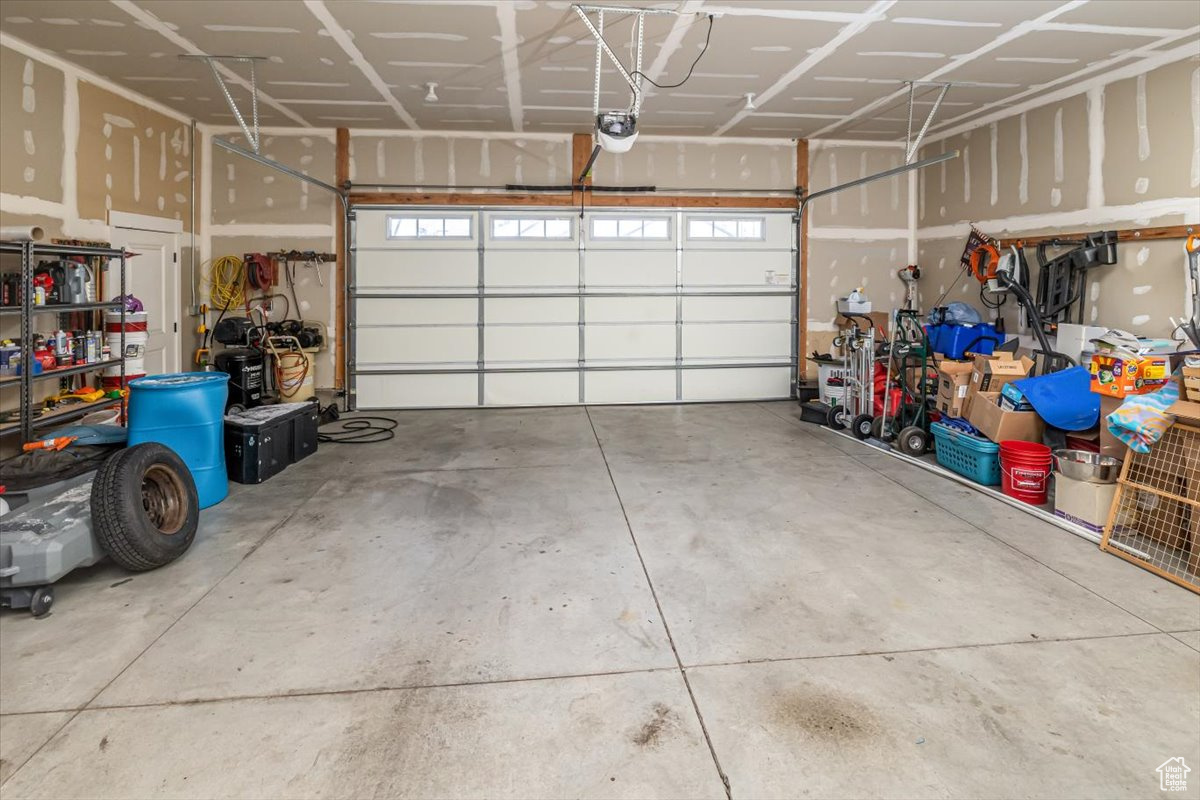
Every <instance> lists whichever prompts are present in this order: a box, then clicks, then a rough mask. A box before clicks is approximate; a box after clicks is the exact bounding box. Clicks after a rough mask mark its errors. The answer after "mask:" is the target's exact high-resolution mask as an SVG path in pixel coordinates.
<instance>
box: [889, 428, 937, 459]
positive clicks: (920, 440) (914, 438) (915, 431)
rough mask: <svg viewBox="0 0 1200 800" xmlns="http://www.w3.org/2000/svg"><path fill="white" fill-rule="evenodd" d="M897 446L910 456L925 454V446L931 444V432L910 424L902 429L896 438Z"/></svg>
mask: <svg viewBox="0 0 1200 800" xmlns="http://www.w3.org/2000/svg"><path fill="white" fill-rule="evenodd" d="M896 446H897V447H898V448H899V449H900V452H901V453H904V454H905V455H908V456H920V455H924V453H925V448H926V447H928V446H929V434H927V433H926V432H925V431H924V430H923V429H922V428H920V427H918V426H916V425H909V426H908V427H907V428H905V429H904V430H902V431H900V435H899V436H898V437H897V438H896Z"/></svg>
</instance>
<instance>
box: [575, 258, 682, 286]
mask: <svg viewBox="0 0 1200 800" xmlns="http://www.w3.org/2000/svg"><path fill="white" fill-rule="evenodd" d="M583 264H584V271H583V278H584V284H585V285H587V286H590V287H607V288H625V289H629V288H634V287H637V288H644V287H666V288H669V289H674V288H675V251H674V250H668V251H665V252H663V251H649V252H647V251H639V252H629V251H620V252H612V251H596V250H589V251H587V253H586V254H585V255H584V262H583Z"/></svg>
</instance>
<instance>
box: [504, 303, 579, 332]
mask: <svg viewBox="0 0 1200 800" xmlns="http://www.w3.org/2000/svg"><path fill="white" fill-rule="evenodd" d="M483 315H484V321H485V323H486V324H487V325H501V324H506V323H539V322H541V323H570V324H571V325H578V324H579V300H578V299H576V298H574V297H540V298H528V297H520V298H507V297H505V298H488V299H487V300H486V301H485V302H484V305H483Z"/></svg>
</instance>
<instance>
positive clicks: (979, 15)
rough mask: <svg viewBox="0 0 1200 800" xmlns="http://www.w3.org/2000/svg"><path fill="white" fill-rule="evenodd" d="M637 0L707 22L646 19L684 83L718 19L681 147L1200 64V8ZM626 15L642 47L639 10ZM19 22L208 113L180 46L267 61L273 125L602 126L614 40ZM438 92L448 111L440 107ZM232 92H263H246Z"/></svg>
mask: <svg viewBox="0 0 1200 800" xmlns="http://www.w3.org/2000/svg"><path fill="white" fill-rule="evenodd" d="M614 4H615V3H614ZM620 4H621V5H625V6H629V5H641V6H655V7H665V8H674V9H678V10H682V11H686V12H700V15H696V14H692V13H688V14H686V15H683V16H678V17H676V16H647V17H646V37H645V38H646V51H645V52H646V55H645V60H646V68H645V72H646V73H647V74H648V75H650V76H651V77H653V78H654V79H656V80H658V81H659V82H660V83H673V82H676V81H679V80H681V79H682V78H683V76H684V75H685V74H686V73H687V69H688V66H689V65H690V64H691V62H692V61H693V60H694V59H695V58H696V56H697V55H698V54H699V53H700V47H701V46H702V44H703V42H704V35H705V31H706V29H707V27H708V22H707V18H706V17H705V16H704V14H705V13H709V12H711V13H714V14H717V15H718V16H717V17H716V19H715V21H714V23H713V28H712V41H711V45H710V47H709V49H708V52H707V53H705V55H704V57H703V58H702V59H701V61H700V62H699V65H698V66H697V67H696V70H695V73H694V74H693V76H692V78H691V79H690V80H688V81H687V83H685V84H684V85H683V86H682V87H680V88H678V89H664V90H653V93H651V94H648V95H647V98H646V100H645V103H644V105H643V109H642V119H641V123H642V129H643V130H644V131H646V132H650V133H667V134H674V135H680V136H687V135H697V136H701V135H714V134H717V135H740V136H755V137H772V136H786V137H816V138H820V137H836V138H864V139H886V138H896V137H900V138H902V137H903V136H904V131H905V128H906V125H907V104H906V100H905V94H904V89H903V86H902V84H901V82H902V81H904V80H937V81H949V82H962V83H964V84H968V85H962V86H955V87H954V88H952V89H951V90H950V92H949V94H948V95H947V97H946V103H945V105H944V106H943V108H942V109H941V111H939V113H938V117H937V122H936V123H935V126H934V130H936V129H937V128H938V127H945V126H949V125H951V124H958V123H961V122H965V121H969V120H970V119H971V118H972V117H975V116H979V115H982V114H983V113H986V112H988V111H991V110H995V109H997V108H1001V107H1003V106H1004V105H1007V104H1011V103H1014V102H1017V101H1020V100H1025V99H1027V98H1030V97H1035V96H1036V95H1037V94H1038V93H1041V92H1048V91H1051V90H1054V89H1058V88H1062V87H1064V86H1068V85H1070V84H1072V83H1074V82H1076V81H1078V80H1082V79H1084V78H1087V77H1091V76H1094V75H1098V74H1100V73H1102V72H1104V71H1107V70H1110V69H1114V68H1116V67H1121V66H1125V65H1127V64H1129V63H1130V62H1132V61H1136V60H1139V59H1145V58H1151V57H1154V56H1156V55H1157V54H1159V53H1161V52H1162V51H1164V50H1169V49H1173V48H1178V47H1180V46H1181V45H1188V46H1190V47H1193V48H1194V49H1195V50H1196V55H1197V57H1200V2H1195V0H1142V1H1141V2H1118V1H1115V0H1092V1H1091V2H1087V0H1072V1H1071V2H1063V0H1008V2H1003V3H1001V2H990V3H984V2H966V1H965V0H964V1H963V2H947V1H945V0H898V1H896V0H878V2H871V0H837V1H836V2H835V1H833V0H824V1H822V0H682V1H680V2H668V3H662V2H659V3H653V2H648V1H647V0H633V1H632V2H628V1H627V2H622V3H620ZM607 23H608V27H607V29H606V38H608V40H609V41H610V42H611V43H612V45H613V47H614V49H616V50H617V51H618V52H620V53H623V54H624V55H626V56H628V53H629V43H630V36H631V28H632V26H631V23H630V18H629V17H628V16H626V17H624V19H620V18H618V19H617V21H615V22H614V21H613V16H612V15H608V16H607ZM0 30H2V31H3V32H5V33H7V34H10V35H12V36H14V37H16V38H19V39H22V40H24V41H26V42H28V43H30V44H32V45H35V46H37V47H39V48H41V49H44V50H48V51H51V52H53V53H55V54H57V55H59V56H60V57H62V58H64V59H67V60H69V61H72V62H75V63H77V64H80V65H81V66H83V67H85V68H87V69H89V70H92V71H93V72H96V73H97V74H100V75H102V76H104V77H107V78H109V79H111V80H112V81H114V82H116V83H119V84H121V85H124V86H128V87H129V88H131V89H134V90H136V91H138V92H141V93H142V94H145V95H147V96H149V97H152V98H154V99H156V100H158V101H160V102H162V103H164V104H166V105H168V106H171V107H173V108H176V109H178V110H179V111H181V112H183V113H185V114H190V115H192V116H194V117H196V118H197V119H198V120H200V121H201V122H209V123H218V124H233V122H234V118H233V115H232V113H231V112H230V110H229V108H228V106H227V105H226V103H225V101H224V98H223V97H222V96H221V93H220V90H219V89H218V87H217V85H216V83H215V81H214V80H213V78H212V76H211V75H210V74H209V72H208V68H207V67H206V66H205V65H204V64H203V63H201V62H197V61H188V60H181V59H179V58H178V55H179V54H181V53H193V54H195V53H208V54H248V55H259V56H266V57H268V59H269V60H267V61H264V62H260V63H259V66H258V86H259V97H260V104H261V106H260V116H261V120H262V123H263V124H264V125H308V126H315V127H338V126H346V127H354V128H402V129H410V128H420V129H426V130H496V131H542V132H559V133H565V132H570V131H586V130H589V129H590V127H591V123H590V116H591V105H592V97H591V94H592V84H593V77H594V71H593V70H594V65H595V46H594V43H593V40H592V38H591V36H590V35H589V34H588V32H587V30H586V29H585V28H584V26H583V24H582V22H581V21H580V20H579V19H578V17H577V16H576V15H575V13H574V12H573V11H572V9H571V7H570V4H569V3H567V2H558V1H556V0H544V1H542V2H534V1H533V0H511V1H508V0H499V1H498V2H491V1H490V0H436V2H418V1H416V0H337V1H336V2H335V0H304V2H300V0H270V1H269V2H268V1H267V0H245V1H244V2H237V3H234V2H211V0H112V2H104V0H4V2H3V5H2V6H0ZM237 69H238V70H240V71H241V72H242V73H243V74H245V69H244V67H237ZM430 81H433V82H436V83H437V84H438V88H437V94H438V96H439V98H440V100H439V101H438V102H436V103H426V102H425V101H424V99H423V98H424V96H425V92H426V88H425V84H426V83H427V82H430ZM602 86H603V91H604V94H603V95H602V97H603V102H602V105H603V106H606V107H609V108H623V107H625V106H626V105H627V104H628V101H629V100H628V91H627V90H626V89H625V87H624V83H623V82H622V81H621V80H620V78H619V77H618V76H617V74H616V73H615V72H614V71H613V70H612V69H611V67H610V66H609V65H608V64H607V62H606V64H605V69H604V73H603V82H602ZM233 89H234V90H235V97H239V99H242V100H243V101H244V99H245V97H246V91H245V86H244V85H243V86H241V87H239V86H236V85H235V86H233ZM747 92H752V93H754V94H755V95H756V103H757V106H758V108H757V110H756V111H752V112H751V111H746V110H745V109H744V105H745V98H744V95H745V93H747ZM931 100H932V97H931V96H930V97H927V98H924V99H923V105H921V106H918V109H920V108H924V109H926V110H927V109H928V108H929V105H928V103H929V102H931ZM243 107H246V106H245V105H243Z"/></svg>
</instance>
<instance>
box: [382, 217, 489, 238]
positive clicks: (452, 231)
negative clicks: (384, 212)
mask: <svg viewBox="0 0 1200 800" xmlns="http://www.w3.org/2000/svg"><path fill="white" fill-rule="evenodd" d="M387 238H389V239H470V238H471V218H470V217H424V216H421V217H415V216H414V217H409V216H389V217H388V218H387Z"/></svg>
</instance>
